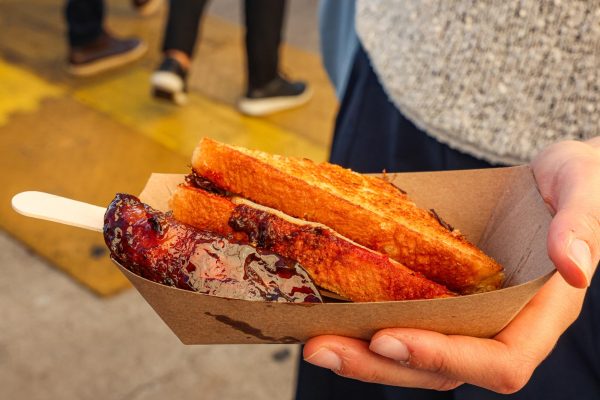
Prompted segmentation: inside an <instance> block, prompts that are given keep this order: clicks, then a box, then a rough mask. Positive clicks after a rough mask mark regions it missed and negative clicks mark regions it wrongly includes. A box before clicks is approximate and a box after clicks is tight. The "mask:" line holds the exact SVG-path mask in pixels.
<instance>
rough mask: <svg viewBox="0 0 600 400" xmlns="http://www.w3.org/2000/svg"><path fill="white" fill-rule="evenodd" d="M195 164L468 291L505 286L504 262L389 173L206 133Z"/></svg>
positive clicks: (218, 181) (248, 194)
mask: <svg viewBox="0 0 600 400" xmlns="http://www.w3.org/2000/svg"><path fill="white" fill-rule="evenodd" d="M192 168H193V170H194V171H195V172H196V173H197V174H198V175H200V176H202V177H204V178H206V179H207V180H209V181H210V182H212V183H213V184H214V185H216V186H217V187H219V188H221V189H224V190H227V191H229V192H232V193H235V194H238V195H240V196H242V197H245V198H247V199H249V200H252V201H254V202H256V203H259V204H261V205H264V206H267V207H270V208H274V209H277V210H281V211H283V212H284V213H286V214H288V215H290V216H293V217H297V218H302V219H305V220H308V221H313V222H317V223H320V224H323V225H326V226H329V227H331V228H332V229H333V230H335V231H336V232H338V233H340V234H341V235H343V236H345V237H347V238H349V239H351V240H352V241H355V242H357V243H359V244H361V245H363V246H365V247H367V248H369V249H372V250H375V251H378V252H381V253H383V254H386V255H388V256H389V257H391V258H393V259H394V260H396V261H398V262H400V263H402V264H404V265H405V266H407V267H408V268H410V269H412V270H414V271H418V272H420V273H422V274H423V275H425V276H426V277H427V278H429V279H431V280H433V281H435V282H438V283H441V284H443V285H445V286H447V287H448V288H449V289H450V290H452V291H455V292H459V293H461V294H468V293H475V292H482V291H487V290H492V289H496V288H498V287H500V285H501V284H502V280H503V277H504V275H503V272H502V267H501V266H500V265H499V264H498V263H497V262H495V261H494V260H493V259H492V258H490V257H488V256H487V255H485V254H484V253H483V252H482V251H481V250H480V249H478V248H477V247H476V246H474V245H473V244H471V243H469V242H468V241H467V240H466V239H465V238H464V237H463V236H462V235H460V234H459V233H457V232H456V231H451V230H450V229H448V227H447V226H446V225H445V224H442V223H441V222H440V219H439V218H437V217H436V216H435V215H432V214H431V213H430V212H429V211H427V210H424V209H420V208H418V207H417V206H416V205H415V204H414V203H413V202H412V201H411V200H410V199H409V198H408V197H407V196H406V194H404V193H402V192H401V191H400V190H399V189H397V188H396V187H395V186H393V185H392V184H390V183H388V182H386V181H384V180H383V179H380V178H377V177H373V176H368V175H362V174H358V173H355V172H353V171H351V170H349V169H344V168H341V167H339V166H336V165H333V164H329V163H320V164H318V163H315V162H313V161H311V160H308V159H297V158H291V157H283V156H278V155H271V154H267V153H264V152H260V151H256V150H248V149H245V148H242V147H237V146H230V145H226V144H223V143H219V142H216V141H214V140H211V139H207V138H204V139H202V140H201V141H200V143H199V145H198V146H197V148H196V149H195V151H194V154H193V156H192Z"/></svg>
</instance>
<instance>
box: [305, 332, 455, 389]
mask: <svg viewBox="0 0 600 400" xmlns="http://www.w3.org/2000/svg"><path fill="white" fill-rule="evenodd" d="M304 360H305V361H307V362H309V363H311V364H314V365H317V366H319V367H323V368H327V369H331V370H332V371H333V372H335V373H336V374H338V375H341V376H345V377H348V378H353V379H358V380H361V381H363V382H374V383H381V384H385V385H394V386H402V387H418V388H425V389H434V390H450V389H454V388H456V387H458V386H460V385H461V384H462V382H459V381H456V380H453V379H448V378H446V377H445V376H443V375H440V374H436V373H431V372H428V371H420V370H417V369H414V368H409V367H407V366H405V365H403V364H402V363H400V362H397V361H395V360H392V359H390V358H386V357H382V356H380V355H377V354H375V353H373V352H371V351H370V350H369V347H368V344H367V343H366V342H364V341H362V340H357V339H351V338H345V337H340V336H330V335H328V336H320V337H317V338H314V339H311V340H309V341H308V342H307V343H306V344H305V346H304Z"/></svg>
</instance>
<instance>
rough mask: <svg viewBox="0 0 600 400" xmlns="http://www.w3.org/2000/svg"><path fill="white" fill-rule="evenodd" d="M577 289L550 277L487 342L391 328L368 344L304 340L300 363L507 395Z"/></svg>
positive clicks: (565, 321)
mask: <svg viewBox="0 0 600 400" xmlns="http://www.w3.org/2000/svg"><path fill="white" fill-rule="evenodd" d="M584 294H585V291H584V290H579V289H575V288H573V287H571V286H569V285H568V284H567V283H566V282H565V281H564V279H562V277H561V276H560V275H558V274H556V275H554V276H553V277H552V278H551V279H550V280H549V281H548V282H547V283H546V285H544V287H543V288H542V289H541V290H540V292H539V293H538V294H537V295H536V296H535V297H534V299H533V300H532V301H531V302H530V303H529V304H528V305H527V306H526V307H525V309H523V310H522V312H521V313H519V315H518V316H517V317H516V318H515V319H514V320H513V322H511V323H510V324H509V325H508V327H507V328H505V329H504V330H503V331H502V332H501V333H500V334H499V335H497V336H496V337H495V338H494V339H480V338H472V337H466V336H447V335H442V334H439V333H435V332H430V331H423V330H418V329H395V328H392V329H384V330H382V331H380V332H378V333H377V334H376V335H374V336H373V338H372V340H371V343H370V345H369V346H368V347H367V344H366V343H364V342H362V341H359V340H355V339H349V338H341V337H336V336H321V337H318V338H314V339H312V340H310V341H309V342H308V343H307V344H306V346H305V348H304V356H305V360H306V361H308V362H311V363H313V364H316V365H319V366H322V367H325V368H330V369H332V370H334V371H335V372H336V373H338V374H340V375H343V376H346V377H350V378H354V379H359V380H363V381H367V382H378V383H384V384H389V385H396V386H405V387H422V388H431V389H437V390H445V389H450V388H453V387H456V386H458V385H460V384H461V382H467V383H471V384H474V385H477V386H481V387H484V388H487V389H490V390H493V391H496V392H499V393H513V392H515V391H517V390H519V389H521V388H522V387H523V386H524V385H525V384H526V383H527V381H528V380H529V378H530V376H531V374H532V373H533V371H534V370H535V368H536V367H537V366H538V365H539V363H540V362H541V361H542V360H543V359H544V358H545V357H546V356H547V355H548V354H549V352H550V351H551V349H552V348H553V346H554V344H555V343H556V341H557V340H558V338H559V336H560V335H561V334H562V333H563V332H564V330H565V329H566V328H567V327H568V326H569V325H570V324H571V323H572V322H573V321H574V320H575V318H576V317H577V315H578V314H579V311H580V307H581V304H582V302H583V296H584ZM369 350H370V351H369Z"/></svg>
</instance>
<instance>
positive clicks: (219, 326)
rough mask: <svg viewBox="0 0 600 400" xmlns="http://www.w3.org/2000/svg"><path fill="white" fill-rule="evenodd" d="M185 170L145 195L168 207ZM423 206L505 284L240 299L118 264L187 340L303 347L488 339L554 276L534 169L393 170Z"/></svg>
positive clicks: (393, 178)
mask: <svg viewBox="0 0 600 400" xmlns="http://www.w3.org/2000/svg"><path fill="white" fill-rule="evenodd" d="M183 177H184V176H183V175H173V174H153V175H152V176H151V177H150V179H149V181H148V182H147V184H146V187H145V188H144V190H143V192H142V194H141V195H140V198H141V200H142V201H144V202H146V203H148V204H149V205H151V206H152V207H154V208H157V209H160V210H163V211H167V210H168V203H167V202H168V199H169V197H170V194H171V192H172V191H173V189H174V188H175V187H176V186H177V184H179V183H181V182H183ZM386 179H388V180H390V182H392V183H393V184H394V185H396V186H398V187H400V188H401V189H403V190H404V191H406V192H408V194H409V196H410V197H411V199H412V200H414V201H415V202H416V203H417V204H418V205H419V206H421V207H424V208H427V209H429V208H434V209H435V210H436V212H437V213H438V214H439V215H441V216H442V217H443V218H444V220H446V221H447V222H448V223H450V224H451V225H452V226H454V227H455V228H457V229H459V230H460V231H461V232H462V233H463V234H465V235H466V236H467V238H468V239H469V240H470V241H472V242H474V243H476V244H477V245H478V246H479V247H481V248H482V249H483V250H484V251H485V252H486V253H487V254H489V255H490V256H492V257H494V258H495V259H496V260H497V261H498V262H500V263H501V264H502V265H503V266H504V267H505V272H506V283H505V287H504V288H503V289H500V290H496V291H493V292H488V293H482V294H475V295H469V296H461V297H456V298H445V299H435V300H412V301H395V302H376V303H323V304H290V303H267V302H255V301H246V300H234V299H226V298H221V297H215V296H209V295H203V294H198V293H195V292H190V291H185V290H180V289H176V288H172V287H168V286H164V285H160V284H157V283H154V282H151V281H148V280H146V279H144V278H141V277H139V276H137V275H135V274H132V273H131V272H129V271H128V270H126V269H125V268H123V267H121V266H119V268H120V269H121V271H122V272H123V273H124V274H125V276H127V278H128V279H129V280H130V281H131V282H132V284H133V285H134V286H135V287H136V288H137V290H138V291H139V292H140V293H141V294H142V296H143V297H144V298H145V299H146V301H147V302H148V303H149V304H150V305H151V306H152V308H154V310H155V311H156V312H157V313H158V315H159V316H160V317H161V318H162V319H163V320H164V321H165V323H166V324H167V325H168V326H169V327H170V328H171V330H172V331H173V332H174V333H175V334H176V335H177V337H179V339H180V340H181V341H182V342H183V343H185V344H225V343H300V342H304V341H306V340H307V339H308V338H311V337H314V336H317V335H323V334H337V335H344V336H350V337H355V338H362V339H369V338H370V337H371V336H372V335H373V334H374V333H375V332H376V331H377V330H379V329H382V328H387V327H411V328H420V329H429V330H434V331H438V332H441V333H445V334H461V335H470V336H478V337H490V336H493V335H495V334H496V333H498V332H499V331H500V330H501V329H502V328H503V327H504V326H506V325H507V324H508V323H509V322H510V320H511V319H512V318H513V317H514V316H515V315H516V314H517V313H518V312H519V311H520V310H521V309H522V308H523V307H524V306H525V304H527V302H528V301H529V300H530V299H531V297H533V295H534V294H535V293H536V292H537V290H538V289H539V288H540V287H541V286H542V285H543V284H544V282H545V281H546V280H547V279H548V278H549V277H550V276H551V274H552V273H553V271H554V266H553V264H552V262H551V261H550V259H549V258H548V256H547V253H546V235H547V231H548V226H549V223H550V220H551V216H550V213H549V211H548V209H547V208H546V206H545V204H544V202H543V200H542V198H541V197H540V195H539V192H538V190H537V187H536V185H535V181H534V179H533V176H532V173H531V170H530V169H529V167H527V166H519V167H509V168H497V169H486V170H466V171H444V172H425V173H402V174H387V175H386Z"/></svg>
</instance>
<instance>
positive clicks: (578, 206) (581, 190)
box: [531, 136, 600, 288]
mask: <svg viewBox="0 0 600 400" xmlns="http://www.w3.org/2000/svg"><path fill="white" fill-rule="evenodd" d="M531 166H532V168H533V173H534V175H535V179H536V181H537V185H538V188H539V190H540V193H541V195H542V197H543V198H544V201H546V204H548V205H549V206H550V208H551V210H553V211H555V212H556V215H555V216H554V218H553V219H552V223H551V225H550V230H549V232H548V255H549V256H550V258H551V259H552V261H553V262H554V265H556V269H558V271H559V272H560V273H561V275H562V276H563V278H564V279H565V280H566V281H567V282H568V283H570V284H571V285H573V286H575V287H578V288H584V287H588V286H589V284H590V281H591V279H592V276H593V274H594V270H595V269H596V266H597V265H598V258H599V257H600V136H599V137H596V138H594V139H592V140H590V141H588V142H585V143H582V142H560V143H556V144H554V145H552V146H549V147H548V148H546V149H545V150H544V151H542V152H541V153H540V154H539V155H538V156H537V157H536V158H535V160H534V161H533V162H532V164H531Z"/></svg>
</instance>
